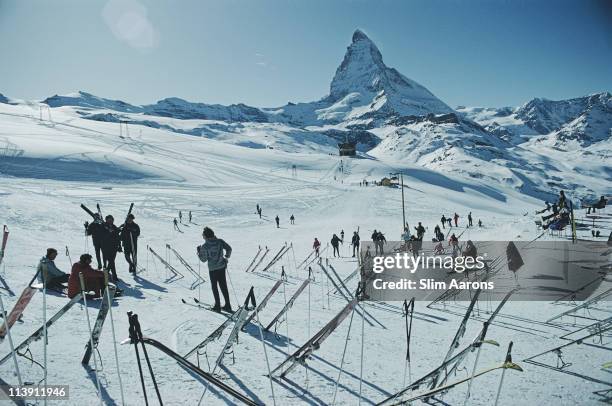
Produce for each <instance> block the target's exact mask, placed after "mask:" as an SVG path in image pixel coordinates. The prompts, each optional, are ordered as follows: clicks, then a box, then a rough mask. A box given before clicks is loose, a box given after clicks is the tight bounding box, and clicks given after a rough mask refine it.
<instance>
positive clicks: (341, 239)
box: [340, 229, 344, 244]
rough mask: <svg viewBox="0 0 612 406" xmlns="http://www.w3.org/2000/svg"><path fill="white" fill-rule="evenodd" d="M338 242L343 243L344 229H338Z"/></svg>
mask: <svg viewBox="0 0 612 406" xmlns="http://www.w3.org/2000/svg"><path fill="white" fill-rule="evenodd" d="M340 242H341V243H342V244H344V229H343V230H340Z"/></svg>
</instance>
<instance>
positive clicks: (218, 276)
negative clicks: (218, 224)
mask: <svg viewBox="0 0 612 406" xmlns="http://www.w3.org/2000/svg"><path fill="white" fill-rule="evenodd" d="M202 236H203V237H204V240H205V242H204V244H202V245H199V246H198V248H197V252H198V257H199V258H200V261H202V262H208V275H209V276H210V286H211V288H212V292H213V296H214V298H215V304H214V306H213V308H212V310H213V311H216V312H220V311H221V310H223V311H226V312H229V313H232V306H231V304H230V298H229V292H228V290H227V281H226V280H225V273H226V270H227V260H228V259H229V257H230V256H231V255H232V247H230V246H229V244H228V243H226V242H225V241H223V240H222V239H220V238H217V237H216V236H215V233H214V231H213V230H212V229H210V228H209V227H204V231H203V232H202ZM223 251H225V254H224V253H223ZM219 288H221V294H223V299H224V300H225V306H223V307H221V301H220V298H219Z"/></svg>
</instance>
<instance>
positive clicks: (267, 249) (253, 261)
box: [244, 245, 270, 272]
mask: <svg viewBox="0 0 612 406" xmlns="http://www.w3.org/2000/svg"><path fill="white" fill-rule="evenodd" d="M261 251H262V249H261V245H260V246H259V247H258V251H257V254H255V256H254V257H253V260H252V261H251V263H250V264H249V266H247V268H246V269H245V270H244V272H254V271H255V269H257V267H258V266H259V264H261V262H262V261H263V259H264V258H265V256H266V255H268V252H269V251H270V249H269V248H268V246H267V245H266V249H265V251H264V253H263V255H262V256H261V258H260V257H259V254H261ZM258 258H259V261H258V262H257V264H256V265H255V266H253V265H254V264H255V261H257V259H258Z"/></svg>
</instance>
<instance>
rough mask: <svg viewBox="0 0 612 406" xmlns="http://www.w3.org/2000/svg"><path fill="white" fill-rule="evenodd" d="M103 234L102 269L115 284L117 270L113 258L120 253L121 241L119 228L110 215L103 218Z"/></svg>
mask: <svg viewBox="0 0 612 406" xmlns="http://www.w3.org/2000/svg"><path fill="white" fill-rule="evenodd" d="M104 219H105V220H106V221H105V223H104V234H103V237H102V259H103V261H104V267H105V268H106V269H108V271H109V272H110V274H111V278H112V281H113V282H117V281H118V280H119V278H118V277H117V268H116V266H115V258H116V257H117V252H120V251H121V239H120V236H119V228H118V227H117V226H116V225H115V224H113V223H114V221H115V219H114V218H113V216H111V215H110V214H109V215H108V216H106V217H105V218H104Z"/></svg>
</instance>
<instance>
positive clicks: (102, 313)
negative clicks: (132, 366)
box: [81, 285, 117, 365]
mask: <svg viewBox="0 0 612 406" xmlns="http://www.w3.org/2000/svg"><path fill="white" fill-rule="evenodd" d="M107 289H108V294H109V295H110V297H111V298H114V297H115V292H116V290H117V288H116V287H115V286H113V285H108V287H107ZM103 297H106V293H105V294H104V295H103ZM109 308H110V306H109V303H108V300H102V303H101V304H100V310H99V311H98V317H97V318H96V321H95V323H94V326H93V330H92V332H91V339H90V340H87V345H86V346H85V354H84V355H83V359H82V360H81V364H83V365H88V364H89V360H90V358H91V353H92V352H93V350H94V349H95V348H96V347H97V346H98V342H99V341H100V334H102V327H103V326H104V321H105V320H106V315H107V314H108V309H109ZM92 341H93V345H94V348H92V347H91V343H92Z"/></svg>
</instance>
